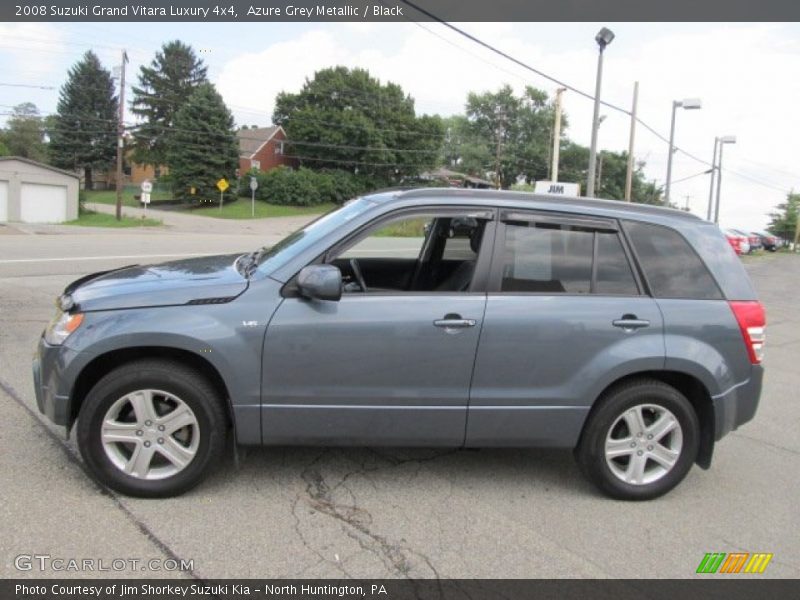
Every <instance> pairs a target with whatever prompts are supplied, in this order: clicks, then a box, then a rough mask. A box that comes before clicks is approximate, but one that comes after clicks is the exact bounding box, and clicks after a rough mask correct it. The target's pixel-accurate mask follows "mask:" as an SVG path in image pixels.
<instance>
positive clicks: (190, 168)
mask: <svg viewBox="0 0 800 600" xmlns="http://www.w3.org/2000/svg"><path fill="white" fill-rule="evenodd" d="M165 159H166V164H168V165H169V168H170V179H171V180H172V183H173V191H174V193H175V197H176V198H178V199H181V200H191V199H192V198H193V196H192V194H191V188H195V192H196V195H195V196H194V197H195V198H205V199H208V198H209V197H212V198H213V197H214V195H215V194H218V193H219V192H218V191H217V188H216V185H215V184H216V182H217V181H218V180H219V179H220V178H225V179H227V180H228V181H233V179H234V177H235V174H236V169H237V168H238V166H239V143H238V141H237V139H236V132H235V130H234V123H233V115H231V112H230V111H229V110H228V107H227V106H225V102H224V101H223V100H222V96H220V95H219V93H218V92H217V90H216V88H215V87H214V86H213V85H212V84H211V83H208V82H206V83H201V84H200V85H198V86H197V87H196V88H195V91H194V92H192V95H191V96H189V98H188V99H187V100H186V103H185V104H184V105H183V107H182V108H181V109H180V110H179V111H178V112H177V113H176V115H175V123H174V129H173V131H172V134H171V135H170V137H169V143H168V145H167V151H166V156H165ZM233 193H234V190H233V189H231V190H230V192H229V194H230V196H231V197H233Z"/></svg>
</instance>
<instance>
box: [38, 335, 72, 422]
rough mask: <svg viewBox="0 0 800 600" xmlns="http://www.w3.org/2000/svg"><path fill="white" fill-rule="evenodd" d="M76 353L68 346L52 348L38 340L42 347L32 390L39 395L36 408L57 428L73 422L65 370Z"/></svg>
mask: <svg viewBox="0 0 800 600" xmlns="http://www.w3.org/2000/svg"><path fill="white" fill-rule="evenodd" d="M76 354H77V352H75V351H74V350H71V349H69V348H67V347H65V346H51V345H49V344H48V343H47V342H45V340H44V336H42V337H41V338H40V339H39V346H38V348H37V349H36V354H35V355H34V357H33V365H32V368H33V387H34V390H35V392H36V405H37V406H38V407H39V412H41V413H42V414H44V415H45V416H46V417H47V418H48V419H50V420H51V421H52V422H53V423H55V424H56V425H67V426H68V425H69V424H70V423H71V408H70V396H69V393H70V392H69V391H70V388H71V384H72V382H71V381H67V378H66V377H65V372H66V367H67V365H69V364H70V363H71V362H72V359H73V358H74V356H75V355H76Z"/></svg>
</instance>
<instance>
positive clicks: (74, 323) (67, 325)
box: [44, 311, 83, 346]
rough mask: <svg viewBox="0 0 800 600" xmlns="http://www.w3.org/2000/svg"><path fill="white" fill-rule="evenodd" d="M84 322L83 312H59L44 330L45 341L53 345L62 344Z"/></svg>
mask: <svg viewBox="0 0 800 600" xmlns="http://www.w3.org/2000/svg"><path fill="white" fill-rule="evenodd" d="M81 323H83V314H81V313H76V314H74V315H71V314H69V313H65V312H61V311H59V312H57V313H56V316H55V317H54V318H53V320H52V321H50V325H48V326H47V329H45V331H44V341H46V342H47V343H48V344H50V345H51V346H60V345H61V344H62V343H64V340H66V339H67V338H68V337H69V335H70V334H71V333H72V332H73V331H75V330H76V329H77V328H78V327H80V326H81Z"/></svg>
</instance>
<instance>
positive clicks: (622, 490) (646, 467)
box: [576, 379, 700, 500]
mask: <svg viewBox="0 0 800 600" xmlns="http://www.w3.org/2000/svg"><path fill="white" fill-rule="evenodd" d="M598 402H599V404H598V405H597V406H596V407H595V409H594V410H592V412H591V414H590V415H589V419H588V421H587V423H586V426H585V428H584V431H583V434H582V436H581V440H580V443H579V445H578V447H577V449H576V458H577V461H578V465H579V466H580V468H581V470H582V471H583V473H584V475H586V477H587V478H588V479H589V480H590V481H591V482H592V483H594V484H595V485H596V486H597V487H598V488H600V489H601V490H602V491H603V492H604V493H606V494H607V495H609V496H611V497H613V498H618V499H622V500H649V499H651V498H657V497H658V496H661V495H663V494H666V493H667V492H668V491H670V490H671V489H672V488H674V487H675V486H676V485H678V484H679V483H680V482H681V481H682V480H683V478H684V477H685V476H686V474H687V473H688V472H689V470H690V469H691V468H692V464H693V463H694V461H695V459H696V457H697V452H698V447H699V441H700V424H699V420H698V418H697V414H696V413H695V411H694V408H693V407H692V405H691V403H690V402H689V401H688V400H687V399H686V397H685V396H684V395H683V394H681V393H680V392H679V391H678V390H676V389H675V388H673V387H672V386H669V385H667V384H665V383H663V382H661V381H657V380H653V379H638V380H635V381H631V382H628V383H624V384H622V385H620V386H617V387H616V388H612V389H611V390H610V391H609V392H608V393H606V394H605V395H604V397H603V398H601V399H600V400H599V401H598Z"/></svg>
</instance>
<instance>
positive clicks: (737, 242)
mask: <svg viewBox="0 0 800 600" xmlns="http://www.w3.org/2000/svg"><path fill="white" fill-rule="evenodd" d="M723 233H724V234H725V239H726V240H728V243H729V244H730V245H731V248H733V251H734V252H736V254H737V256H741V254H742V236H740V235H736V234H735V233H731V232H729V231H724V232H723Z"/></svg>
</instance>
